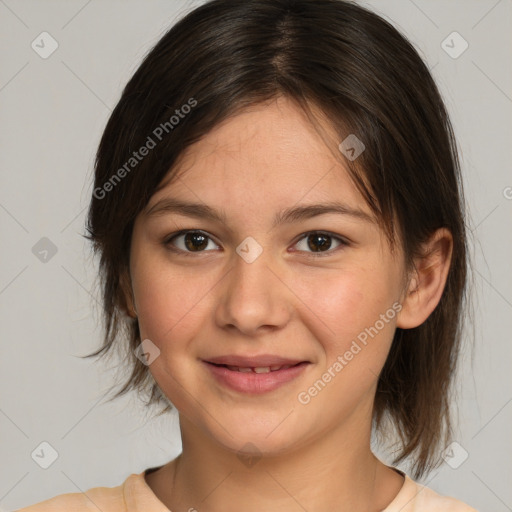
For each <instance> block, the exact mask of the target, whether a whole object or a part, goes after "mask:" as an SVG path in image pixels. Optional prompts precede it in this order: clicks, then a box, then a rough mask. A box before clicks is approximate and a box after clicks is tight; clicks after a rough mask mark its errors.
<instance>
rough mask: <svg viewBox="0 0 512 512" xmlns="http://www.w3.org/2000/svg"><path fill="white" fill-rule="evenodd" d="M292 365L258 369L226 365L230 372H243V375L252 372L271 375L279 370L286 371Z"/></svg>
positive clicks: (260, 367)
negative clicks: (270, 373)
mask: <svg viewBox="0 0 512 512" xmlns="http://www.w3.org/2000/svg"><path fill="white" fill-rule="evenodd" d="M290 366H291V365H290V364H285V365H281V364H275V365H272V366H258V367H255V368H251V367H247V368H246V367H241V366H231V365H229V364H228V365H226V367H227V368H228V370H231V371H233V372H242V373H250V372H254V373H269V372H275V371H277V370H286V369H287V368H290Z"/></svg>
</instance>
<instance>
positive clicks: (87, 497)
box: [17, 468, 477, 512]
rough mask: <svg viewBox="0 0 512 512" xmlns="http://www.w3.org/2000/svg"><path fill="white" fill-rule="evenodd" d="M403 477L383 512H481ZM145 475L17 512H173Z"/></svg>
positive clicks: (140, 474)
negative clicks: (402, 481)
mask: <svg viewBox="0 0 512 512" xmlns="http://www.w3.org/2000/svg"><path fill="white" fill-rule="evenodd" d="M152 469H153V468H152ZM155 469H156V468H155ZM147 471H148V472H149V471H150V470H147ZM400 473H401V474H403V475H404V477H405V481H404V484H403V486H402V488H401V489H400V492H399V493H398V494H397V496H396V497H395V499H394V500H393V501H392V502H391V503H390V504H389V505H388V506H387V507H386V509H385V510H383V511H382V512H477V511H476V510H475V509H474V508H471V507H469V506H468V505H465V504H464V503H462V502H461V501H458V500H456V499H454V498H447V497H443V496H440V495H439V494H437V493H435V492H434V491H432V490H431V489H429V488H428V487H425V486H423V485H420V484H418V483H416V482H414V481H413V480H412V479H411V478H410V477H409V476H407V475H405V474H404V473H402V472H401V471H400ZM144 474H145V471H143V472H142V473H138V474H136V473H133V474H131V475H130V476H129V477H128V478H127V479H126V480H125V481H124V482H123V484H122V485H120V486H118V487H95V488H94V489H89V490H87V491H86V492H85V493H71V494H61V495H60V496H56V497H54V498H51V499H49V500H46V501H43V502H41V503H37V504H35V505H31V506H29V507H26V508H22V509H19V510H18V511H17V512H70V511H73V512H98V510H101V511H102V512H170V511H169V509H168V508H167V507H166V506H165V505H164V504H163V503H162V502H161V501H160V500H159V499H158V498H157V497H156V496H155V494H154V493H153V491H152V490H151V488H150V487H149V486H148V484H147V483H146V480H145V478H144Z"/></svg>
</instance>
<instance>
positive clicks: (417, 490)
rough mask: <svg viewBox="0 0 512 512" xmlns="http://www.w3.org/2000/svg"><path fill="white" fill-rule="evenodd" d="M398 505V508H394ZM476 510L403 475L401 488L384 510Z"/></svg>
mask: <svg viewBox="0 0 512 512" xmlns="http://www.w3.org/2000/svg"><path fill="white" fill-rule="evenodd" d="M396 506H400V507H399V508H394V507H396ZM395 510H397V511H398V510H401V512H478V511H477V510H475V509H474V508H472V507H470V506H469V505H466V504H465V503H463V502H462V501H459V500H457V499H455V498H450V497H448V496H441V495H440V494H438V493H436V492H435V491H433V490H432V489H430V488H429V487H426V486H424V485H421V484H419V483H417V482H415V481H414V480H412V479H411V478H410V477H409V476H405V482H404V485H403V487H402V490H401V491H400V493H399V494H398V496H397V497H396V499H395V500H394V501H393V503H391V505H390V507H388V508H386V510H385V511H384V512H395Z"/></svg>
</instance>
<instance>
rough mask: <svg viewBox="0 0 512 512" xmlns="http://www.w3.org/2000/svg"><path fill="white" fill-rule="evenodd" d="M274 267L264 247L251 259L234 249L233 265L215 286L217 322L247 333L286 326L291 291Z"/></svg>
mask: <svg viewBox="0 0 512 512" xmlns="http://www.w3.org/2000/svg"><path fill="white" fill-rule="evenodd" d="M277 267H278V266H277V265H276V264H275V262H274V264H273V261H272V256H271V254H270V253H269V252H267V251H265V250H264V251H263V252H262V253H261V254H260V255H259V256H258V258H256V259H255V260H254V261H252V262H250V263H249V262H248V261H246V260H245V259H244V258H242V257H241V256H239V255H238V254H237V253H234V254H233V266H232V268H231V270H230V271H229V272H228V273H227V275H226V276H225V277H224V279H223V282H222V283H221V286H220V287H219V289H218V291H219V300H218V302H217V308H216V315H215V316H216V322H217V325H218V326H219V327H221V328H223V329H230V330H232V331H235V330H236V331H238V332H240V333H242V334H244V335H247V336H256V335H258V334H259V333H263V332H268V331H274V330H278V329H282V328H283V327H284V326H286V324H287V323H288V322H289V321H290V318H291V315H292V310H293V304H292V300H291V297H292V296H293V294H292V292H291V291H290V289H289V288H288V287H287V285H286V279H285V276H282V275H279V274H280V272H279V270H278V268H277ZM281 274H283V272H282V271H281Z"/></svg>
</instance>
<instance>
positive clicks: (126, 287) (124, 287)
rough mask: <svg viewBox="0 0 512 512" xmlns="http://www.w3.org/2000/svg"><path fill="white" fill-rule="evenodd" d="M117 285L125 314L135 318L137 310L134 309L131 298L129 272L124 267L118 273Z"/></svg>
mask: <svg viewBox="0 0 512 512" xmlns="http://www.w3.org/2000/svg"><path fill="white" fill-rule="evenodd" d="M119 285H120V287H121V293H122V299H124V300H123V304H122V306H123V308H124V310H125V312H126V314H127V315H128V316H130V317H132V318H137V311H136V309H135V301H134V298H133V290H132V282H131V278H130V272H129V270H128V269H127V268H124V269H123V270H122V271H121V273H120V275H119Z"/></svg>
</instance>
